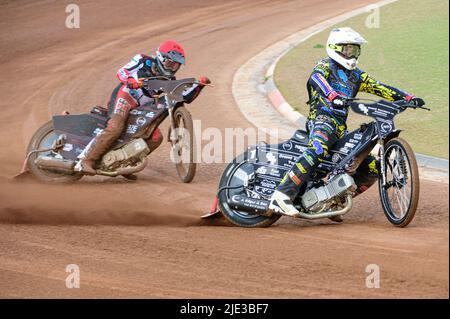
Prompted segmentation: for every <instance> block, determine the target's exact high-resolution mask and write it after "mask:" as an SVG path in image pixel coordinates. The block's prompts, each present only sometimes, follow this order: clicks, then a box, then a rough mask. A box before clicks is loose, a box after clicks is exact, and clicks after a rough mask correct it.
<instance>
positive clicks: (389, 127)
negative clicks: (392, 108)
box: [380, 122, 392, 133]
mask: <svg viewBox="0 0 450 319" xmlns="http://www.w3.org/2000/svg"><path fill="white" fill-rule="evenodd" d="M380 128H381V132H382V133H388V132H390V131H391V130H392V124H391V123H389V122H384V123H381V125H380Z"/></svg>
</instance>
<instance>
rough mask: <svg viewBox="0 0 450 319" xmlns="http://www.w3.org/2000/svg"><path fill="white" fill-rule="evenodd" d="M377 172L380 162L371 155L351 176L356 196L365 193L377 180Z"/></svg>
mask: <svg viewBox="0 0 450 319" xmlns="http://www.w3.org/2000/svg"><path fill="white" fill-rule="evenodd" d="M379 172H380V162H379V161H378V160H377V159H376V158H375V157H374V156H372V155H369V156H367V157H366V158H365V159H364V161H363V162H362V163H361V164H360V165H359V167H358V169H357V170H356V172H355V174H353V176H352V177H353V179H354V180H355V183H356V186H357V188H356V194H357V195H356V196H358V195H359V194H361V193H363V192H365V191H366V190H367V189H369V187H370V186H372V185H373V184H374V183H375V182H376V181H377V180H378V177H379ZM356 196H355V197H356Z"/></svg>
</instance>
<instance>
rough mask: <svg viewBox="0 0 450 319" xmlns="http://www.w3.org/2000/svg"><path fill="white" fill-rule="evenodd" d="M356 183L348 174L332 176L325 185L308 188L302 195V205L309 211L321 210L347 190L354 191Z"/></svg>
mask: <svg viewBox="0 0 450 319" xmlns="http://www.w3.org/2000/svg"><path fill="white" fill-rule="evenodd" d="M355 190H356V184H355V181H354V180H353V177H351V176H350V175H348V174H339V175H336V176H335V177H333V179H332V180H330V181H329V182H328V183H327V184H326V185H324V186H321V187H317V188H313V189H310V190H308V191H306V192H305V194H303V196H302V204H303V207H304V208H305V209H306V210H308V211H311V212H321V211H324V210H325V209H328V208H329V207H330V206H332V205H334V204H335V203H336V201H335V199H339V201H340V199H341V198H342V197H343V196H344V195H346V194H347V192H348V191H352V192H353V191H355Z"/></svg>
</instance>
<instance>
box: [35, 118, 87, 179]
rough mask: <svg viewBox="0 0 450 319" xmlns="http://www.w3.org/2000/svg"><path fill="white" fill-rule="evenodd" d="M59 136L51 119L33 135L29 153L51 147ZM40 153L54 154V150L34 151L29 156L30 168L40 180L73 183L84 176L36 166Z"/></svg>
mask: <svg viewBox="0 0 450 319" xmlns="http://www.w3.org/2000/svg"><path fill="white" fill-rule="evenodd" d="M57 138H58V135H57V134H56V133H55V131H54V128H53V121H49V122H47V123H45V124H44V125H42V126H41V127H40V128H39V129H38V130H37V131H36V133H34V135H33V136H32V137H31V140H30V143H29V144H28V148H27V154H28V153H29V152H31V151H33V150H39V149H46V148H51V147H52V145H53V142H54V141H55V140H56V139H57ZM39 155H47V156H54V155H55V153H54V152H52V151H48V152H40V153H33V154H31V155H30V156H29V157H28V168H29V170H30V172H31V174H32V175H33V176H34V177H36V178H37V179H38V180H40V181H42V182H45V183H72V182H75V181H77V180H79V179H80V178H82V177H83V175H81V174H73V175H67V174H64V173H58V172H54V171H49V170H45V169H40V168H39V167H37V166H36V164H35V160H36V158H37V157H38V156H39Z"/></svg>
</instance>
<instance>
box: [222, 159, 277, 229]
mask: <svg viewBox="0 0 450 319" xmlns="http://www.w3.org/2000/svg"><path fill="white" fill-rule="evenodd" d="M240 158H242V159H243V161H240V160H238V159H240ZM246 158H247V152H245V153H244V154H243V155H241V156H239V157H238V159H235V160H234V161H233V162H232V163H230V164H229V165H228V166H227V167H226V169H225V171H224V172H223V175H222V178H221V179H220V183H219V189H222V188H224V189H223V190H222V191H221V192H220V193H219V195H218V197H219V208H220V211H221V212H222V213H223V215H224V216H225V218H226V219H228V220H229V221H230V222H231V223H233V224H234V225H237V226H241V227H268V226H270V225H272V224H273V223H275V222H276V221H277V220H278V219H279V218H280V217H281V216H280V215H272V216H270V217H269V216H261V215H252V214H249V213H247V212H242V211H239V210H234V209H232V208H231V207H230V205H229V204H228V200H229V199H230V198H231V197H232V196H234V195H244V196H246V195H247V194H246V191H245V188H244V187H240V186H243V185H244V183H246V180H247V177H248V176H249V175H250V174H252V173H254V167H253V165H252V164H250V163H248V162H247V161H246V160H245V159H246Z"/></svg>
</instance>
